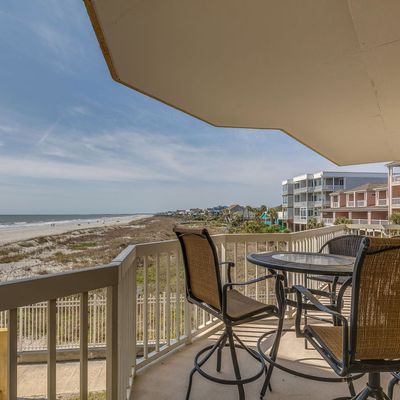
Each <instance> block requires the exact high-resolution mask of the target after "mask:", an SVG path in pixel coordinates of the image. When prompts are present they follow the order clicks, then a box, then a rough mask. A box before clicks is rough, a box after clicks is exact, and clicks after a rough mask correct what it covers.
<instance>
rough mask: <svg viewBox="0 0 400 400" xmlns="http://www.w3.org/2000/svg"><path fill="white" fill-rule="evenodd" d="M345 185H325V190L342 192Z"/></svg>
mask: <svg viewBox="0 0 400 400" xmlns="http://www.w3.org/2000/svg"><path fill="white" fill-rule="evenodd" d="M343 187H344V186H343V185H323V190H333V191H335V190H340V189H343Z"/></svg>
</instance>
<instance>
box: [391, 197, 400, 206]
mask: <svg viewBox="0 0 400 400" xmlns="http://www.w3.org/2000/svg"><path fill="white" fill-rule="evenodd" d="M392 205H393V206H398V207H400V197H393V198H392Z"/></svg>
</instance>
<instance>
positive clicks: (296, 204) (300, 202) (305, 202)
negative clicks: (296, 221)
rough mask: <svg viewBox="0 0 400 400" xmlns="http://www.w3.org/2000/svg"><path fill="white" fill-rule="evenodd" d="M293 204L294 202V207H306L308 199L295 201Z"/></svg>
mask: <svg viewBox="0 0 400 400" xmlns="http://www.w3.org/2000/svg"><path fill="white" fill-rule="evenodd" d="M293 204H294V207H296V208H306V207H307V205H308V201H307V200H303V201H295V202H294V203H293Z"/></svg>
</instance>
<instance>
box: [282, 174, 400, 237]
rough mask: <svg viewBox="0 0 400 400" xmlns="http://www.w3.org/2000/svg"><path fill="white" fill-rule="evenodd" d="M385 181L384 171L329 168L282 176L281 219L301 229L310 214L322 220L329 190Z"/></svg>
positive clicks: (327, 204)
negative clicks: (289, 176)
mask: <svg viewBox="0 0 400 400" xmlns="http://www.w3.org/2000/svg"><path fill="white" fill-rule="evenodd" d="M386 181H387V174H385V173H379V172H331V171H321V172H316V173H307V174H304V175H299V176H296V177H294V178H290V179H286V180H284V181H283V182H282V206H283V219H284V222H285V224H286V226H287V227H288V228H289V229H291V230H293V231H300V230H303V229H305V226H306V224H307V223H308V221H309V220H310V219H311V218H315V219H316V220H317V221H318V222H321V221H322V218H323V214H322V213H323V210H324V209H327V208H329V207H330V205H331V198H330V194H331V193H333V192H336V191H338V190H346V189H349V188H354V187H356V186H359V185H362V184H364V183H385V182H386ZM399 185H400V175H399ZM399 190H400V186H399ZM399 196H400V194H399ZM399 204H400V203H399Z"/></svg>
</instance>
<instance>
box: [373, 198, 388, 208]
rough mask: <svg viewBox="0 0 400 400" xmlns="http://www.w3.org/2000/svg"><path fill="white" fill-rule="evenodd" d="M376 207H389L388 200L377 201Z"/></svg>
mask: <svg viewBox="0 0 400 400" xmlns="http://www.w3.org/2000/svg"><path fill="white" fill-rule="evenodd" d="M375 205H377V206H387V205H388V201H387V199H376V202H375Z"/></svg>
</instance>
